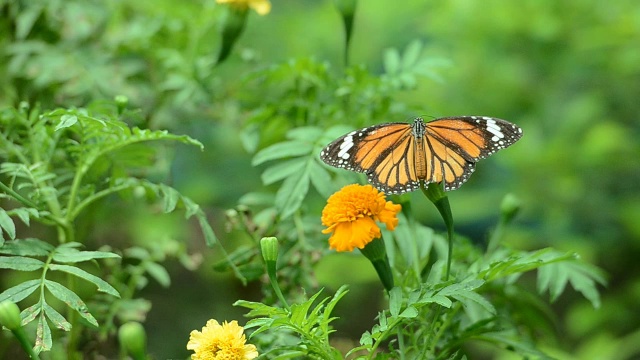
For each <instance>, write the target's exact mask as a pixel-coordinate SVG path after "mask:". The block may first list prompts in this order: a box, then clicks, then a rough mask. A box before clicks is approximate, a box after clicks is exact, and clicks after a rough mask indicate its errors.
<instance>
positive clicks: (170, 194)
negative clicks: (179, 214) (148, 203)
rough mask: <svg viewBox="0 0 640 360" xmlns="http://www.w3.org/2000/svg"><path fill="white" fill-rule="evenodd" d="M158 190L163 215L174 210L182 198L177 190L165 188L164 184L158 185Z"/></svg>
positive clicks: (169, 187)
mask: <svg viewBox="0 0 640 360" xmlns="http://www.w3.org/2000/svg"><path fill="white" fill-rule="evenodd" d="M159 188H160V190H161V191H162V195H163V196H162V200H163V201H164V203H163V207H162V211H163V212H164V213H165V214H168V213H170V212H172V211H173V210H175V208H176V206H177V205H178V201H179V200H180V198H181V197H182V196H181V195H180V193H179V192H178V190H176V189H174V188H172V187H171V186H167V185H164V184H160V185H159Z"/></svg>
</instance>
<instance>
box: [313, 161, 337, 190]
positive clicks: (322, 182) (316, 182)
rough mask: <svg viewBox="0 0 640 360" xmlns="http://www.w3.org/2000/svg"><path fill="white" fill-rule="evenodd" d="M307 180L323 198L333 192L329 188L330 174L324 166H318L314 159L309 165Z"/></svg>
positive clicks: (331, 188) (331, 187) (318, 163)
mask: <svg viewBox="0 0 640 360" xmlns="http://www.w3.org/2000/svg"><path fill="white" fill-rule="evenodd" d="M309 179H311V184H313V187H315V188H316V190H317V191H318V193H319V194H320V195H322V196H323V197H325V198H328V197H329V196H331V194H332V193H333V192H334V188H333V186H331V174H329V172H328V171H327V170H326V169H325V167H324V165H322V164H320V160H317V159H314V160H313V161H312V162H311V164H309Z"/></svg>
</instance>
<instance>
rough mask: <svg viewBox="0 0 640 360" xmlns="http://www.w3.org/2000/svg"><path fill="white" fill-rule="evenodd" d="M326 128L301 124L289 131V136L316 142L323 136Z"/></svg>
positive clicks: (292, 138)
mask: <svg viewBox="0 0 640 360" xmlns="http://www.w3.org/2000/svg"><path fill="white" fill-rule="evenodd" d="M323 132H324V129H322V128H319V127H317V126H301V127H297V128H293V129H291V130H289V131H288V132H287V138H288V139H291V140H301V141H305V142H309V143H314V142H316V141H317V140H318V138H320V137H321V136H322V133H323Z"/></svg>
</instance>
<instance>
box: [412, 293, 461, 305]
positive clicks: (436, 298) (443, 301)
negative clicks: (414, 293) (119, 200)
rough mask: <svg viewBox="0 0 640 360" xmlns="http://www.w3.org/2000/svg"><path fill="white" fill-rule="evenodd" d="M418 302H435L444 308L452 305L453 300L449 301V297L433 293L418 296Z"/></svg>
mask: <svg viewBox="0 0 640 360" xmlns="http://www.w3.org/2000/svg"><path fill="white" fill-rule="evenodd" d="M418 303H419V304H430V303H436V304H438V305H440V306H444V307H446V308H450V307H451V305H453V302H452V301H451V299H449V298H448V297H446V296H442V295H433V296H425V297H422V298H420V301H419V302H418Z"/></svg>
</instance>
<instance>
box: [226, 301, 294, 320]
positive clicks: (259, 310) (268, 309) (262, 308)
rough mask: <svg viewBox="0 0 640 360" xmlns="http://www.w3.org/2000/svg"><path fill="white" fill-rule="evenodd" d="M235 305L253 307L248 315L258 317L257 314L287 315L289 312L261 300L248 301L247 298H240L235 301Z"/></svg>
mask: <svg viewBox="0 0 640 360" xmlns="http://www.w3.org/2000/svg"><path fill="white" fill-rule="evenodd" d="M233 306H241V307H243V308H247V309H251V311H250V312H249V313H248V314H247V315H246V316H248V317H256V316H273V315H275V314H280V315H286V314H287V312H286V311H285V310H282V309H280V308H276V307H273V306H269V305H265V304H263V303H259V302H253V301H246V300H238V301H236V302H234V303H233Z"/></svg>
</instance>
